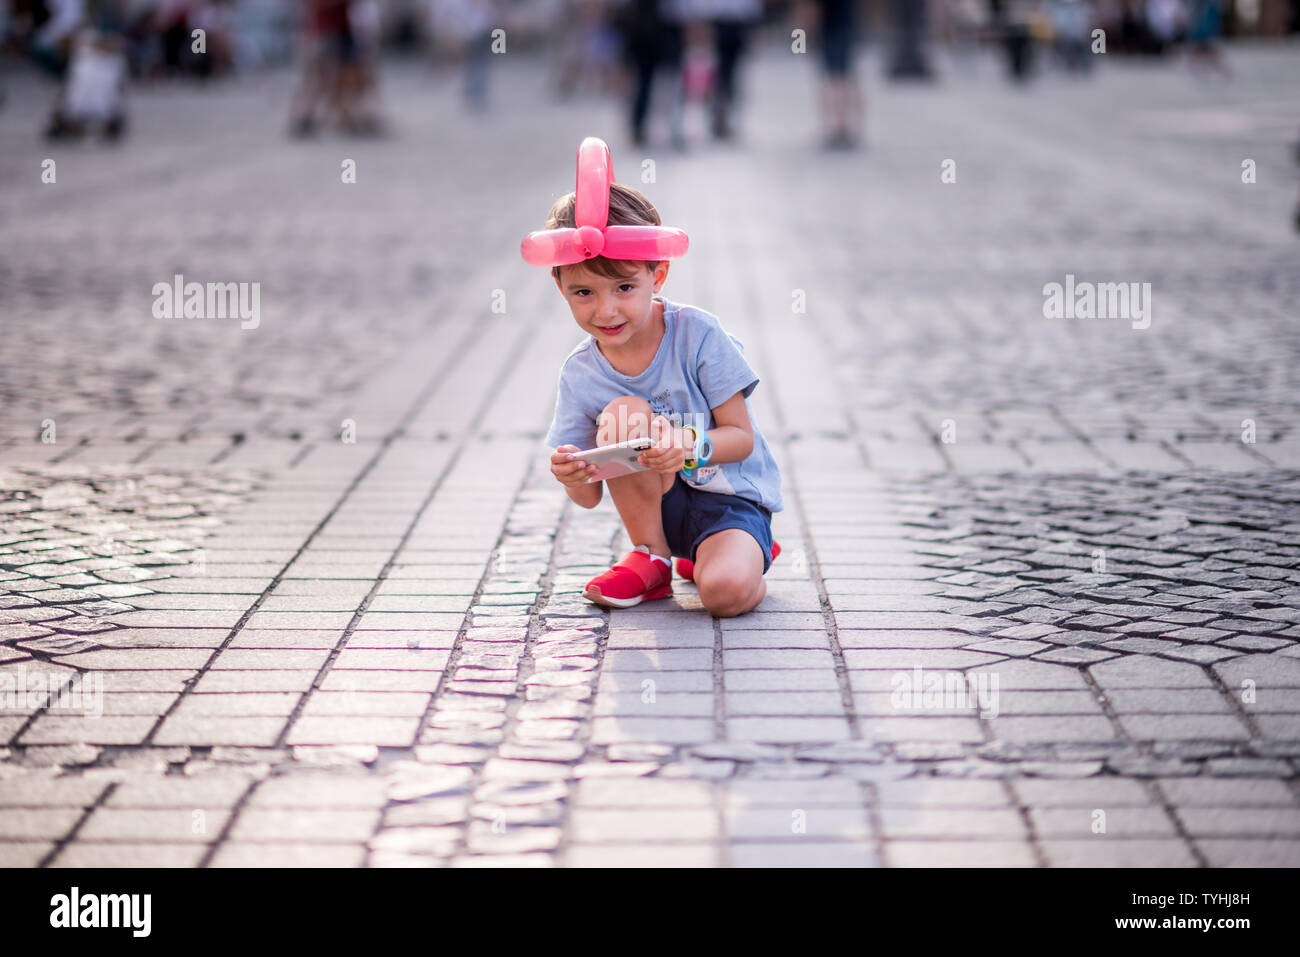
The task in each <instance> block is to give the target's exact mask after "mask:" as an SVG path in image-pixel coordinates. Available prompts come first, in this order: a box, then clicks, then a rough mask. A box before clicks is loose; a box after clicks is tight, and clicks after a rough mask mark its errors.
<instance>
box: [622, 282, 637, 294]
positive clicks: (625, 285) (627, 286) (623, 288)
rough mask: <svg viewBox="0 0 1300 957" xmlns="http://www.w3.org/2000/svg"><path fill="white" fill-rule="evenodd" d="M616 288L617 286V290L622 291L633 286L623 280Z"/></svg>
mask: <svg viewBox="0 0 1300 957" xmlns="http://www.w3.org/2000/svg"><path fill="white" fill-rule="evenodd" d="M618 288H619V292H624V291H626V290H628V289H633V288H635V287H634V286H633V285H632V284H631V283H630V282H625V283H623V285H621V286H619V287H618Z"/></svg>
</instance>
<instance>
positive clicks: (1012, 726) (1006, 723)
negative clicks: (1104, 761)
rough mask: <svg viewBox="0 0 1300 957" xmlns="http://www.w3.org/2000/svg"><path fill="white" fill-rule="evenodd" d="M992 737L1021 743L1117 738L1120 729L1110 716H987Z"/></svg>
mask: <svg viewBox="0 0 1300 957" xmlns="http://www.w3.org/2000/svg"><path fill="white" fill-rule="evenodd" d="M987 723H988V726H989V728H990V729H991V730H992V733H993V738H994V740H997V741H1012V742H1016V743H1019V744H1032V743H1040V742H1041V743H1057V742H1063V741H1097V742H1104V741H1114V740H1116V738H1118V736H1119V732H1118V731H1117V730H1116V729H1115V727H1114V726H1113V725H1112V724H1111V723H1110V721H1109V719H1107V718H1105V717H1100V716H1092V715H1061V716H1059V717H1055V716H1054V717H1041V718H1039V717H1034V718H1021V717H997V718H990V719H989V720H988V722H987Z"/></svg>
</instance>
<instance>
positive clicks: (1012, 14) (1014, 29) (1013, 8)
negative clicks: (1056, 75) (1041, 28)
mask: <svg viewBox="0 0 1300 957" xmlns="http://www.w3.org/2000/svg"><path fill="white" fill-rule="evenodd" d="M989 14H990V17H991V19H992V21H993V29H994V30H995V31H996V33H997V34H998V36H999V37H1000V38H1001V41H1002V50H1003V52H1004V53H1005V54H1006V58H1007V71H1008V73H1010V75H1011V78H1012V79H1013V80H1015V81H1016V82H1017V83H1023V82H1025V81H1026V80H1027V79H1029V74H1030V70H1031V69H1032V67H1033V60H1034V44H1033V37H1032V35H1031V34H1030V23H1031V21H1032V19H1033V7H1032V6H1031V4H1030V2H1029V0H989Z"/></svg>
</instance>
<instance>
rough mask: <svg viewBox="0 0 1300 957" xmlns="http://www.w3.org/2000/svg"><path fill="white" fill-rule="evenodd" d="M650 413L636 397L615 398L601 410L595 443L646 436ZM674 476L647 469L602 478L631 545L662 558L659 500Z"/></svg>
mask: <svg viewBox="0 0 1300 957" xmlns="http://www.w3.org/2000/svg"><path fill="white" fill-rule="evenodd" d="M653 415H654V413H653V412H651V410H650V403H649V402H647V401H646V400H645V399H642V398H639V397H638V396H631V395H625V396H620V397H619V398H617V399H614V400H613V401H612V402H610V403H609V405H607V406H605V408H604V409H603V410H602V411H601V414H600V419H599V420H598V421H597V428H596V444H597V445H613V444H615V443H617V442H626V441H627V440H628V439H635V438H639V437H641V436H648V435H649V434H650V419H651V418H652V417H653ZM676 477H677V476H676V473H672V474H669V475H664V474H662V473H660V472H654V471H649V470H647V471H645V472H635V473H633V474H632V475H623V476H620V477H619V478H616V479H606V480H605V484H606V485H608V486H609V494H610V496H611V497H612V498H613V499H614V507H615V508H617V509H618V515H619V518H621V519H623V527H624V528H625V529H626V530H627V537H628V538H629V539H631V541H632V544H633V545H634V546H635V545H649V546H650V551H651V552H652V553H653V554H655V555H662V556H663V557H664V558H669V557H671V554H672V553H671V552H670V551H669V548H668V539H667V538H666V537H665V536H664V522H663V514H662V512H661V511H660V503H661V501H662V499H663V497H664V495H665V494H666V493H667V491H668V490H669V489H670V488H672V485H673V481H674V480H675V479H676Z"/></svg>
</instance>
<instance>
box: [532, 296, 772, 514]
mask: <svg viewBox="0 0 1300 957" xmlns="http://www.w3.org/2000/svg"><path fill="white" fill-rule="evenodd" d="M655 298H656V299H658V300H660V301H662V302H663V304H664V337H663V340H662V341H661V342H660V343H659V351H658V352H656V353H655V357H654V360H653V361H652V362H651V363H650V365H649V366H648V367H647V368H646V370H645V371H644V372H642V373H641V374H640V375H635V376H630V375H624V374H623V373H621V372H619V371H618V370H617V369H615V368H614V367H613V366H611V365H610V364H609V360H608V359H606V358H605V356H604V354H602V353H601V351H600V348H599V347H598V346H597V345H596V340H595V338H593V337H592V336H590V335H589V336H587V338H586V339H585V340H583V342H581V343H580V344H579V345H578V346H577V348H575V349H574V350H573V351H572V352H570V353H569V355H568V357H567V358H565V360H564V364H563V365H562V366H561V367H560V382H559V393H558V395H557V396H556V399H555V417H554V418H553V419H552V420H551V429H550V431H549V432H548V433H547V434H546V444H547V445H548V446H550V447H551V448H553V449H554V448H558V447H560V446H561V445H576V446H577V447H578V448H580V449H590V448H595V446H596V422H597V419H598V418H599V416H600V413H601V410H602V409H604V408H605V406H607V405H609V403H610V402H612V401H613V400H614V399H616V398H618V397H619V396H620V395H637V396H640V397H641V398H643V399H645V400H646V401H648V402H649V403H650V408H651V410H652V411H653V412H654V413H655V414H657V415H662V416H663V417H664V418H666V419H668V420H669V421H670V422H672V423H673V425H675V426H682V425H693V426H695V427H696V428H699V429H713V428H717V423H716V422H714V421H713V412H712V410H713V409H715V408H717V407H718V406H720V405H722V403H723V402H726V401H727V400H728V399H730V398H731V397H732V396H733V395H735V394H736V393H737V392H741V393H743V394H744V396H745V408H746V410H748V412H749V421H750V424H751V425H752V426H753V430H754V449H753V451H751V452H750V453H749V456H748V457H747V458H745V459H744V460H742V461H740V462H722V463H720V464H718V465H706V466H704V467H703V468H698V469H696V470H695V473H694V475H691V476H688V475H687V474H686V472H685V471H682V472H679V473H678V474H679V475H681V477H682V479H683V480H684V481H686V482H688V483H689V484H690V485H691V486H693V487H694V488H697V489H700V490H701V491H704V492H719V493H722V494H725V495H738V496H740V497H741V498H747V499H749V500H751V501H754V502H757V503H758V504H759V505H762V506H763V507H764V508H766V509H768V511H771V512H779V511H781V510H782V509H783V508H784V505H783V504H782V501H781V473H780V471H779V470H778V469H777V467H776V460H775V459H774V458H773V457H772V450H771V449H770V448H768V445H767V441H766V440H765V439H764V438H763V433H762V431H760V430H759V427H758V422H757V421H755V419H754V410H753V409H752V408H750V406H749V396H750V393H752V392H753V391H754V387H755V386H756V385H758V375H757V374H756V373H755V372H754V370H753V369H751V368H750V366H749V363H748V362H746V361H745V356H744V352H743V350H744V344H743V343H742V342H741V341H740V340H739V339H737V338H736V337H735V336H733V335H732V334H731V333H729V332H727V331H726V330H725V329H723V328H722V324H721V323H719V322H718V319H717V317H716V316H714V315H712V314H710V313H707V312H705V311H704V310H703V309H697V308H696V307H695V306H687V305H683V304H681V303H675V302H670V301H668V300H667V299H664V298H663V297H662V296H655Z"/></svg>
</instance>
